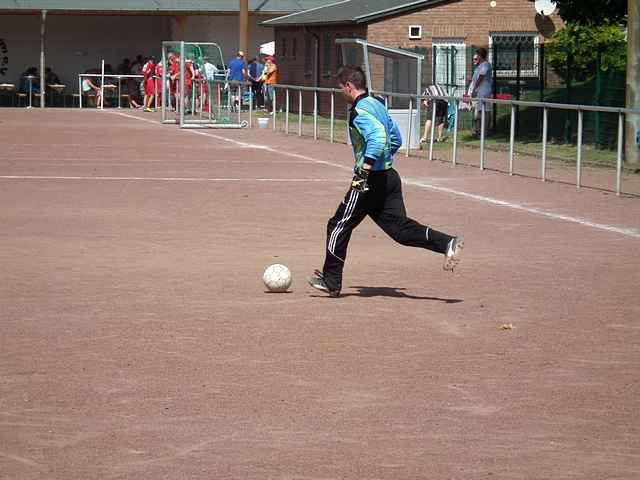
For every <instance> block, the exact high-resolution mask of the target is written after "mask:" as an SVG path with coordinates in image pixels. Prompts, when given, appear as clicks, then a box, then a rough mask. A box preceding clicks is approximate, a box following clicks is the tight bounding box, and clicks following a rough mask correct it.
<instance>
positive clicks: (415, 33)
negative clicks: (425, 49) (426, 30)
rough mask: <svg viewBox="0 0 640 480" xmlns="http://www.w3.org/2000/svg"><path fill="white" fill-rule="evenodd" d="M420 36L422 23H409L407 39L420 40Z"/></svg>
mask: <svg viewBox="0 0 640 480" xmlns="http://www.w3.org/2000/svg"><path fill="white" fill-rule="evenodd" d="M421 38H422V25H409V39H411V40H420V39H421Z"/></svg>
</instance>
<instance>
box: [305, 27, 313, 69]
mask: <svg viewBox="0 0 640 480" xmlns="http://www.w3.org/2000/svg"><path fill="white" fill-rule="evenodd" d="M313 57H314V55H313V38H312V37H311V35H310V34H308V33H307V34H306V35H305V36H304V74H305V76H308V75H311V74H313Z"/></svg>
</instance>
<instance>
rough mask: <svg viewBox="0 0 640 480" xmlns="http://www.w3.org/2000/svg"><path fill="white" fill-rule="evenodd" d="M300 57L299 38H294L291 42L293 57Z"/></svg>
mask: <svg viewBox="0 0 640 480" xmlns="http://www.w3.org/2000/svg"><path fill="white" fill-rule="evenodd" d="M297 55H298V37H293V39H292V40H291V56H292V57H293V58H296V56H297Z"/></svg>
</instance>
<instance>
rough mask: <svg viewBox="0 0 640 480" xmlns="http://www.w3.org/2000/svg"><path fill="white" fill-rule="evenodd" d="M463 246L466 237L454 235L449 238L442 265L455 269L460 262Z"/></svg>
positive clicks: (444, 267) (445, 268) (447, 268)
mask: <svg viewBox="0 0 640 480" xmlns="http://www.w3.org/2000/svg"><path fill="white" fill-rule="evenodd" d="M463 248H464V239H463V238H462V237H453V238H452V239H451V240H449V244H448V245H447V251H446V252H445V254H444V265H442V268H443V269H444V270H446V271H448V272H453V269H454V268H455V267H456V266H457V265H458V263H460V256H461V255H462V249H463Z"/></svg>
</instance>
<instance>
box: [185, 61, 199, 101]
mask: <svg viewBox="0 0 640 480" xmlns="http://www.w3.org/2000/svg"><path fill="white" fill-rule="evenodd" d="M195 76H196V71H195V69H194V68H193V60H191V59H190V58H186V59H185V60H184V101H185V106H186V108H185V112H189V111H191V85H192V84H193V79H194V77H195Z"/></svg>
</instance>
